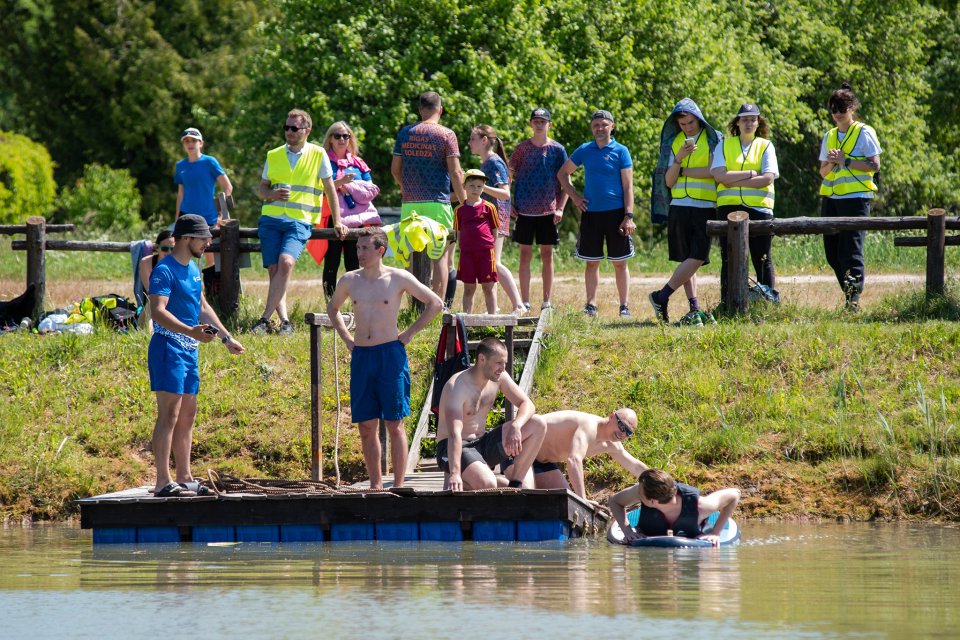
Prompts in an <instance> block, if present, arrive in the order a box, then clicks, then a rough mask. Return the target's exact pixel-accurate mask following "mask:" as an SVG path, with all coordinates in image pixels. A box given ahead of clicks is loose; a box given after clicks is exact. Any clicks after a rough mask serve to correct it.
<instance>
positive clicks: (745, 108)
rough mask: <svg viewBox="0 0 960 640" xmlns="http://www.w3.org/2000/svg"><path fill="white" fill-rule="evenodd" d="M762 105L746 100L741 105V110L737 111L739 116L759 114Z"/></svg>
mask: <svg viewBox="0 0 960 640" xmlns="http://www.w3.org/2000/svg"><path fill="white" fill-rule="evenodd" d="M759 115H760V107H758V106H757V105H755V104H753V103H752V102H745V103H743V105H741V106H740V111H737V117H738V118H739V117H740V116H759Z"/></svg>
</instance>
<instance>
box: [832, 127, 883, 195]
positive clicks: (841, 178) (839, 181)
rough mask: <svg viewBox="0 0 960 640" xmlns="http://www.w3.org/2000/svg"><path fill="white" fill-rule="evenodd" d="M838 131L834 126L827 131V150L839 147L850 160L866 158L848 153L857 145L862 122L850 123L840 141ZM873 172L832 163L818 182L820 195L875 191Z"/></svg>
mask: <svg viewBox="0 0 960 640" xmlns="http://www.w3.org/2000/svg"><path fill="white" fill-rule="evenodd" d="M838 131H839V129H838V128H837V127H834V128H833V129H830V131H829V132H828V133H827V151H831V150H833V149H841V150H843V154H844V155H845V156H846V157H848V158H850V159H851V160H866V159H867V158H866V156H855V155H851V153H850V152H851V151H853V148H854V147H855V146H857V140H859V139H860V133H861V132H862V131H863V123H862V122H854V123H853V124H852V125H850V128H849V129H847V135H846V136H844V138H843V142H842V143H841V142H840V141H839V139H838V136H837V133H838ZM874 173H875V172H874V171H860V170H859V169H854V168H852V167H844V166H843V165H841V166H839V167H838V166H837V165H833V170H832V171H830V173H828V174H827V177H826V178H824V179H823V182H822V183H821V184H820V195H822V196H845V195H847V194H848V193H867V192H870V191H876V190H877V185H876V183H875V182H874V181H873V174H874Z"/></svg>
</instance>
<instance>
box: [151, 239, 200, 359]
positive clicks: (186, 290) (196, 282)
mask: <svg viewBox="0 0 960 640" xmlns="http://www.w3.org/2000/svg"><path fill="white" fill-rule="evenodd" d="M202 291H203V276H201V275H200V269H199V267H197V263H196V262H194V261H193V260H191V261H190V262H189V263H188V264H186V265H182V264H180V263H179V262H177V259H176V258H174V257H173V256H166V257H165V258H163V259H162V260H160V261H159V262H157V266H156V267H154V268H153V271H152V272H151V273H150V294H151V295H158V296H166V297H167V311H169V312H170V313H172V314H173V316H174V317H175V318H176V319H177V320H179V321H180V322H182V323H183V324H185V325H187V326H188V327H194V326H196V325H198V324H200V295H201V293H202ZM153 326H154V333H160V334H163V335H166V336H169V337H172V338H174V339H175V340H177V342H180V343H181V344H183V345H184V346H186V347H188V348H189V347H190V346H191V344H192V347H193V348H196V344H197V341H196V340H194V339H193V338H191V337H189V336H186V335H184V334H182V333H173V332H171V331H168V330H167V329H164V328H163V327H161V326H160V325H159V324H158V323H156V322H154V323H153ZM183 338H186V341H184V340H183Z"/></svg>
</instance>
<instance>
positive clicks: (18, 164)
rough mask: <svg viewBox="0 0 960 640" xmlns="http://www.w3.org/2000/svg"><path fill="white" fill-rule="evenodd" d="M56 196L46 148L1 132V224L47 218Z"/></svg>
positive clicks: (20, 136) (22, 137) (21, 137)
mask: <svg viewBox="0 0 960 640" xmlns="http://www.w3.org/2000/svg"><path fill="white" fill-rule="evenodd" d="M56 193H57V183H56V182H54V180H53V162H52V161H51V160H50V154H49V153H48V152H47V150H46V148H44V146H43V145H42V144H39V143H37V142H34V141H33V140H30V139H29V138H27V137H26V136H22V135H19V134H16V133H8V132H5V131H0V223H2V224H13V223H20V222H23V221H24V220H26V219H27V218H28V217H30V216H47V215H49V214H50V212H51V210H52V209H53V200H54V198H55V197H56Z"/></svg>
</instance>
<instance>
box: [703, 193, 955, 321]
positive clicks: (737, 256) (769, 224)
mask: <svg viewBox="0 0 960 640" xmlns="http://www.w3.org/2000/svg"><path fill="white" fill-rule="evenodd" d="M911 229H925V230H926V235H925V236H915V237H906V238H895V239H894V245H895V246H898V247H926V248H927V288H926V290H927V295H928V296H932V295H942V294H943V288H944V281H945V263H944V262H945V251H944V247H945V246H957V245H960V236H950V237H947V235H946V230H947V229H950V230H957V229H960V218H957V217H954V218H948V217H947V215H946V212H945V211H944V210H943V209H931V210H930V211H929V212H928V213H927V215H926V217H923V216H911V217H902V218H885V217H877V218H871V217H849V218H842V217H838V218H819V217H817V218H808V217H800V218H784V219H776V218H774V219H771V220H752V221H751V220H750V219H749V216H748V215H747V213H746V212H745V211H735V212H733V213H731V214H730V215H728V216H727V219H726V220H711V221H709V222H707V234H709V235H711V236H719V237H721V238H722V237H724V236H726V243H727V256H728V260H729V261H730V264H728V265H727V297H729V300H722V301H721V302H722V303H723V304H724V306H725V307H726V308H727V309H729V310H731V311H732V312H733V313H735V314H744V313H746V312H747V308H748V306H749V303H750V299H749V285H748V282H749V268H750V260H749V254H750V252H749V245H748V242H747V241H748V238H749V237H750V236H751V235H756V236H762V235H775V236H786V235H810V234H814V235H823V234H828V233H837V232H839V231H906V230H911Z"/></svg>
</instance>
